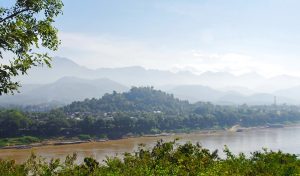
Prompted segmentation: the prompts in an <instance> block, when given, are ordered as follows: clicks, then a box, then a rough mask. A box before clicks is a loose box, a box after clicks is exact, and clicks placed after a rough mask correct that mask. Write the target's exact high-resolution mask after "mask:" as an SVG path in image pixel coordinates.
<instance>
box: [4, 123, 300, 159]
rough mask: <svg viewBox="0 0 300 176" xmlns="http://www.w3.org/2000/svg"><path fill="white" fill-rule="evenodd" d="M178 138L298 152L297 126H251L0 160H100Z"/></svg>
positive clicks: (22, 152)
mask: <svg viewBox="0 0 300 176" xmlns="http://www.w3.org/2000/svg"><path fill="white" fill-rule="evenodd" d="M175 138H179V139H180V140H179V141H178V143H185V142H187V141H190V142H192V143H196V142H199V143H200V144H201V145H202V146H203V147H205V148H208V149H210V150H215V149H218V150H219V153H220V155H221V156H224V154H223V153H222V150H223V149H224V145H227V146H228V147H229V149H230V150H231V151H232V152H233V153H235V154H237V153H239V152H245V153H246V154H249V153H250V152H253V151H256V150H261V149H262V148H268V149H272V150H282V151H284V152H288V153H294V154H300V126H294V127H285V128H273V129H271V128H265V129H263V128H262V129H251V130H246V131H243V132H226V131H221V132H215V133H208V134H203V133H191V134H176V135H171V136H161V137H137V138H128V139H120V140H111V141H106V142H91V143H84V144H74V145H60V146H43V147H36V148H32V149H1V150H0V158H1V159H14V160H16V162H17V163H21V162H24V161H26V160H27V159H28V157H29V156H30V154H31V152H34V153H36V154H37V155H39V156H42V157H44V158H46V159H48V160H49V159H50V158H61V159H62V158H65V156H66V155H70V154H72V153H74V152H75V153H77V155H78V162H82V159H83V158H84V157H87V156H90V157H93V158H95V159H97V160H98V161H100V162H101V161H103V159H105V156H115V155H118V156H120V155H121V154H122V153H124V152H133V151H135V150H136V149H137V148H138V144H141V143H143V144H146V145H147V146H148V147H152V146H153V145H154V144H155V143H156V141H157V140H159V139H163V140H165V141H171V140H174V139H175Z"/></svg>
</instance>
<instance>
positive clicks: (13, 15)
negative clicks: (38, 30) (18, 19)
mask: <svg viewBox="0 0 300 176" xmlns="http://www.w3.org/2000/svg"><path fill="white" fill-rule="evenodd" d="M29 10H30V9H29V8H26V9H23V10H20V11H18V12H15V13H13V14H11V15H9V16H7V17H5V18H3V19H1V20H0V23H3V22H4V21H6V20H8V19H10V18H13V17H15V16H17V15H19V14H20V13H23V12H26V11H29Z"/></svg>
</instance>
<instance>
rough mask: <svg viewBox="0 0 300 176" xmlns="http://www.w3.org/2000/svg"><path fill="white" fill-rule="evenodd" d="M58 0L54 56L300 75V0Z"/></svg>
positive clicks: (102, 63)
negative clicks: (59, 10)
mask: <svg viewBox="0 0 300 176" xmlns="http://www.w3.org/2000/svg"><path fill="white" fill-rule="evenodd" d="M8 2H9V1H5V2H4V1H3V2H0V5H7V3H8ZM63 2H64V4H65V7H64V15H63V16H61V17H59V18H58V20H57V22H56V26H57V28H58V29H59V31H60V32H59V36H60V38H61V40H62V45H61V47H60V50H59V51H58V52H56V53H53V55H57V56H62V57H67V58H70V59H72V60H73V61H75V62H77V63H78V64H80V65H84V66H86V67H89V68H99V67H123V66H133V65H139V66H143V67H145V68H154V69H162V70H173V71H178V70H189V71H192V72H195V73H201V72H204V71H222V72H224V71H225V72H230V73H234V74H243V73H247V72H257V73H259V74H262V75H264V76H275V75H280V74H288V75H296V76H300V69H299V67H300V60H299V58H300V57H299V56H300V32H299V31H300V21H299V17H300V11H299V7H300V1H298V0H285V1H283V0H252V1H244V0H226V1H224V0H184V1H183V0H172V1H171V0H151V1H149V0H109V1H107V0H85V1H79V0H63Z"/></svg>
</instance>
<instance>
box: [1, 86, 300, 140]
mask: <svg viewBox="0 0 300 176" xmlns="http://www.w3.org/2000/svg"><path fill="white" fill-rule="evenodd" d="M299 120H300V111H299V107H298V106H288V105H280V106H274V105H273V106H247V105H240V106H225V105H224V106H221V105H213V104H211V103H205V102H198V103H195V104H190V103H189V102H188V101H182V100H179V99H177V98H174V97H173V95H171V94H167V93H165V92H162V91H160V90H155V89H153V88H152V87H140V88H137V87H133V88H132V89H131V90H130V91H129V92H125V93H116V92H113V93H112V94H106V95H104V96H103V97H102V98H100V99H86V100H84V101H80V102H73V103H71V104H70V105H67V106H65V107H62V108H57V109H53V110H51V111H48V112H27V111H21V110H16V109H13V110H12V109H10V110H8V109H2V110H1V111H0V137H1V138H13V137H21V136H34V137H38V138H51V137H59V136H64V137H75V136H79V135H81V136H82V135H86V136H90V137H92V138H104V137H105V138H110V139H116V138H121V137H123V136H126V135H143V134H156V133H160V132H176V131H177V132H187V131H190V130H204V129H224V128H229V127H231V126H233V125H237V124H239V125H241V126H245V127H250V126H260V125H269V124H283V123H291V122H296V121H299Z"/></svg>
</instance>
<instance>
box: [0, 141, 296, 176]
mask: <svg viewBox="0 0 300 176" xmlns="http://www.w3.org/2000/svg"><path fill="white" fill-rule="evenodd" d="M224 152H225V154H226V158H224V159H222V158H220V157H219V155H218V152H217V151H213V152H211V151H209V150H207V149H205V148H202V147H201V146H200V145H198V144H196V145H193V144H191V143H186V144H184V145H179V146H178V145H176V144H175V142H167V143H164V142H162V141H158V143H157V144H156V146H155V147H154V148H153V149H151V150H149V149H147V148H145V147H143V146H141V147H140V148H139V150H138V151H137V152H135V153H132V154H131V153H125V154H124V157H123V159H120V158H117V157H114V158H107V159H106V160H105V161H104V163H99V162H98V161H96V160H94V159H93V158H85V159H84V162H83V163H82V164H79V165H78V164H75V161H76V154H74V155H73V156H68V157H67V158H66V160H65V161H63V162H61V161H60V160H58V159H57V160H55V159H53V160H51V162H50V163H48V162H45V161H44V160H42V159H40V158H38V157H36V156H34V155H32V157H31V158H30V159H29V160H28V161H27V162H25V163H24V164H21V165H18V164H15V162H14V161H1V160H0V171H1V174H2V175H11V176H16V175H18V176H21V175H40V176H46V175H47V176H48V175H51V176H55V175H56V176H63V175H72V176H86V175H95V176H97V175H107V176H109V175H127V176H135V175H136V176H140V175H145V176H147V175H149V176H150V175H161V176H165V175H182V176H185V175H190V176H196V175H197V176H198V175H201V176H215V175H220V176H222V175H226V176H227V175H245V176H246V175H249V176H259V175H261V176H263V175H268V176H269V175H272V176H282V175H286V176H290V175H291V176H292V175H299V173H300V160H299V159H298V158H297V156H296V155H291V154H285V153H282V152H280V151H278V152H274V151H268V150H264V151H263V152H254V153H252V154H251V156H250V157H246V156H245V155H244V154H239V155H233V154H232V153H231V152H230V151H229V150H228V149H226V148H225V150H224Z"/></svg>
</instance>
